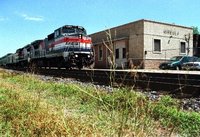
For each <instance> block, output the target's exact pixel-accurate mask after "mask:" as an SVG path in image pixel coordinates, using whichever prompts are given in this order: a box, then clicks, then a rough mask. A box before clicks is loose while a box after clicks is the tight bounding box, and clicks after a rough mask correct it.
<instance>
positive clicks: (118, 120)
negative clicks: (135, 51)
mask: <svg viewBox="0 0 200 137" xmlns="http://www.w3.org/2000/svg"><path fill="white" fill-rule="evenodd" d="M1 73H5V74H4V76H3V75H0V107H1V108H0V136H120V137H122V136H141V137H143V136H161V135H163V136H171V135H173V134H174V133H178V134H180V135H186V136H199V133H198V129H199V128H200V123H199V118H200V116H199V114H197V113H189V112H184V111H182V110H180V108H179V107H178V103H177V102H176V101H174V100H173V99H171V98H170V97H164V98H162V99H161V100H160V101H158V102H151V101H150V100H148V98H146V97H145V96H143V95H142V94H139V93H136V92H134V91H132V90H129V89H119V90H117V91H114V92H112V93H107V92H106V91H103V90H102V91H100V90H97V89H96V88H94V87H91V86H89V85H88V86H85V85H77V84H68V83H54V82H51V81H49V82H45V81H41V80H39V79H38V78H37V77H35V76H31V75H11V74H8V73H6V72H1ZM5 76H6V77H5ZM187 125H188V126H187Z"/></svg>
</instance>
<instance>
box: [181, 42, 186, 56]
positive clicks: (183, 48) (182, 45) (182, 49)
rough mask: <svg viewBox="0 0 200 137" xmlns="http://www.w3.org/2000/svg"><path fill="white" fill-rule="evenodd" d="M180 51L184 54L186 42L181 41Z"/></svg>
mask: <svg viewBox="0 0 200 137" xmlns="http://www.w3.org/2000/svg"><path fill="white" fill-rule="evenodd" d="M180 53H181V54H185V53H186V44H185V42H181V47H180Z"/></svg>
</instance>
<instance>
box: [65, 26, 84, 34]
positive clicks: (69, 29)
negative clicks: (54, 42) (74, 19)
mask: <svg viewBox="0 0 200 137" xmlns="http://www.w3.org/2000/svg"><path fill="white" fill-rule="evenodd" d="M62 33H63V34H68V35H70V34H82V35H83V36H85V35H86V30H85V29H84V28H82V27H77V26H64V27H63V28H62Z"/></svg>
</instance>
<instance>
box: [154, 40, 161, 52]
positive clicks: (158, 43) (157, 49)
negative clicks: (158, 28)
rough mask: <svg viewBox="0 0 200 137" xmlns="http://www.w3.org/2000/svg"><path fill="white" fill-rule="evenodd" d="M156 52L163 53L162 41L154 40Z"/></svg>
mask: <svg viewBox="0 0 200 137" xmlns="http://www.w3.org/2000/svg"><path fill="white" fill-rule="evenodd" d="M153 51H154V52H161V41H160V39H154V49H153Z"/></svg>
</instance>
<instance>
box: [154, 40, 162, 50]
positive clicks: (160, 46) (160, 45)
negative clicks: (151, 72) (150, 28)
mask: <svg viewBox="0 0 200 137" xmlns="http://www.w3.org/2000/svg"><path fill="white" fill-rule="evenodd" d="M155 41H159V50H155V49H156V48H155V46H156V45H155ZM161 43H162V42H161V39H156V38H155V39H153V53H159V54H160V53H161V51H162V49H161V48H162V44H161Z"/></svg>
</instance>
